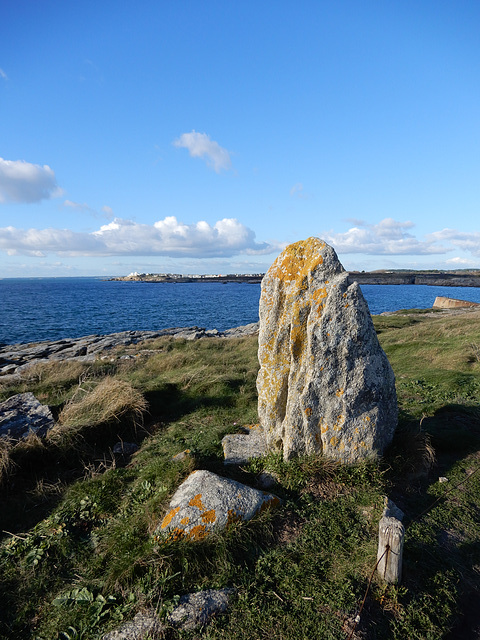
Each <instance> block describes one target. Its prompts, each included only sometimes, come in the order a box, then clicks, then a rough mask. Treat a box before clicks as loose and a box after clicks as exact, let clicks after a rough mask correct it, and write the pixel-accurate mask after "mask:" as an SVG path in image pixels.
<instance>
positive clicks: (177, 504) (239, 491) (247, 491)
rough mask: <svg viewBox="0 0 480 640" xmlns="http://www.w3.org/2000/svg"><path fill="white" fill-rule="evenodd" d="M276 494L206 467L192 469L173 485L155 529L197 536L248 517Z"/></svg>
mask: <svg viewBox="0 0 480 640" xmlns="http://www.w3.org/2000/svg"><path fill="white" fill-rule="evenodd" d="M279 503H280V499H279V498H277V497H276V496H274V495H272V494H270V493H266V492H265V491H259V490H258V489H252V488H251V487H248V486H247V485H244V484H241V483H240V482H237V481H236V480H230V479H229V478H223V477H221V476H218V475H216V474H215V473H212V472H210V471H203V470H200V471H194V472H193V473H191V474H190V475H189V476H188V478H187V479H186V480H185V481H184V482H183V483H182V484H181V485H180V487H179V488H178V489H177V491H176V492H175V494H174V495H173V498H172V500H171V502H170V505H169V510H168V512H167V514H166V515H165V517H164V518H163V521H162V522H161V524H160V525H159V527H158V529H157V531H158V533H159V534H162V533H163V534H167V537H168V538H170V539H179V538H186V539H188V540H201V539H202V538H204V537H205V536H206V535H207V534H208V533H210V532H211V531H218V530H221V529H224V528H225V527H226V526H228V525H229V524H231V523H233V522H236V521H245V520H250V519H251V518H253V516H254V515H255V514H256V513H258V512H259V511H260V510H262V509H264V508H266V507H267V506H275V505H278V504H279Z"/></svg>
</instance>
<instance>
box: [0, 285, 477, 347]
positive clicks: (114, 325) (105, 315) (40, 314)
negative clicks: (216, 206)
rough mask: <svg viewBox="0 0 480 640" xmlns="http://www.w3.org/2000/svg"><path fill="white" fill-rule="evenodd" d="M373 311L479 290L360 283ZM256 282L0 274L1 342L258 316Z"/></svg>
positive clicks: (224, 325)
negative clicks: (118, 279)
mask: <svg viewBox="0 0 480 640" xmlns="http://www.w3.org/2000/svg"><path fill="white" fill-rule="evenodd" d="M361 289H362V292H363V294H364V296H365V299H366V301H367V303H368V306H369V309H370V313H371V314H372V315H376V314H379V313H383V312H392V311H397V310H399V309H413V308H416V309H427V308H430V307H432V305H433V302H434V300H435V298H436V297H437V296H445V297H449V298H459V299H462V300H468V301H471V302H479V303H480V287H440V286H429V285H361ZM259 299H260V284H258V283H255V284H252V283H227V284H225V283H221V282H218V283H217V282H205V283H202V282H194V283H149V282H125V281H115V280H108V279H107V277H106V276H85V277H49V278H47V277H36V278H2V279H0V300H1V315H0V343H3V344H15V343H19V342H21V343H27V342H41V341H44V340H60V339H63V338H79V337H82V336H86V335H92V334H99V335H106V334H109V333H116V332H119V331H132V330H159V329H167V328H172V327H188V326H198V327H202V328H205V329H218V330H219V331H224V330H225V329H230V328H232V327H236V326H241V325H245V324H250V323H251V322H257V321H258V303H259Z"/></svg>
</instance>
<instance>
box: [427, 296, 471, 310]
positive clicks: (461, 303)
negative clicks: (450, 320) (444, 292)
mask: <svg viewBox="0 0 480 640" xmlns="http://www.w3.org/2000/svg"><path fill="white" fill-rule="evenodd" d="M471 307H477V308H480V304H479V303H478V302H469V301H468V300H456V299H455V298H444V297H443V296H437V297H436V298H435V302H434V303H433V308H434V309H469V308H471Z"/></svg>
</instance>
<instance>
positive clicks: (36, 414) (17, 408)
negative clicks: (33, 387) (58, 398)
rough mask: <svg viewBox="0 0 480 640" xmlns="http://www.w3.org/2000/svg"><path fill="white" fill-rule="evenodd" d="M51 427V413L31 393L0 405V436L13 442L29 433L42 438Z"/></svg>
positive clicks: (52, 420) (16, 396)
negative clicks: (11, 439)
mask: <svg viewBox="0 0 480 640" xmlns="http://www.w3.org/2000/svg"><path fill="white" fill-rule="evenodd" d="M53 425H54V419H53V416H52V412H51V411H50V409H49V408H48V406H47V405H44V404H41V403H40V402H39V401H38V400H37V399H36V398H35V396H34V395H33V393H30V392H28V393H19V394H17V395H15V396H12V397H11V398H8V400H5V402H2V403H0V436H7V437H9V438H13V439H15V440H19V439H21V438H25V437H26V436H27V435H28V434H29V433H30V432H33V433H35V434H37V435H38V436H44V435H45V434H46V433H47V431H48V430H49V429H50V428H51V427H53Z"/></svg>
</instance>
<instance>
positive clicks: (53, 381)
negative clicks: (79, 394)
mask: <svg viewBox="0 0 480 640" xmlns="http://www.w3.org/2000/svg"><path fill="white" fill-rule="evenodd" d="M87 367H88V365H86V364H84V363H82V362H77V361H75V360H66V361H64V362H41V363H38V364H34V365H32V366H31V367H28V368H27V369H25V371H24V372H23V375H22V379H23V380H24V381H25V382H28V383H39V382H41V383H43V384H44V385H52V386H56V385H66V384H68V383H71V382H74V381H76V380H78V379H79V378H80V376H81V375H82V374H83V373H84V372H85V370H86V369H87Z"/></svg>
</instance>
